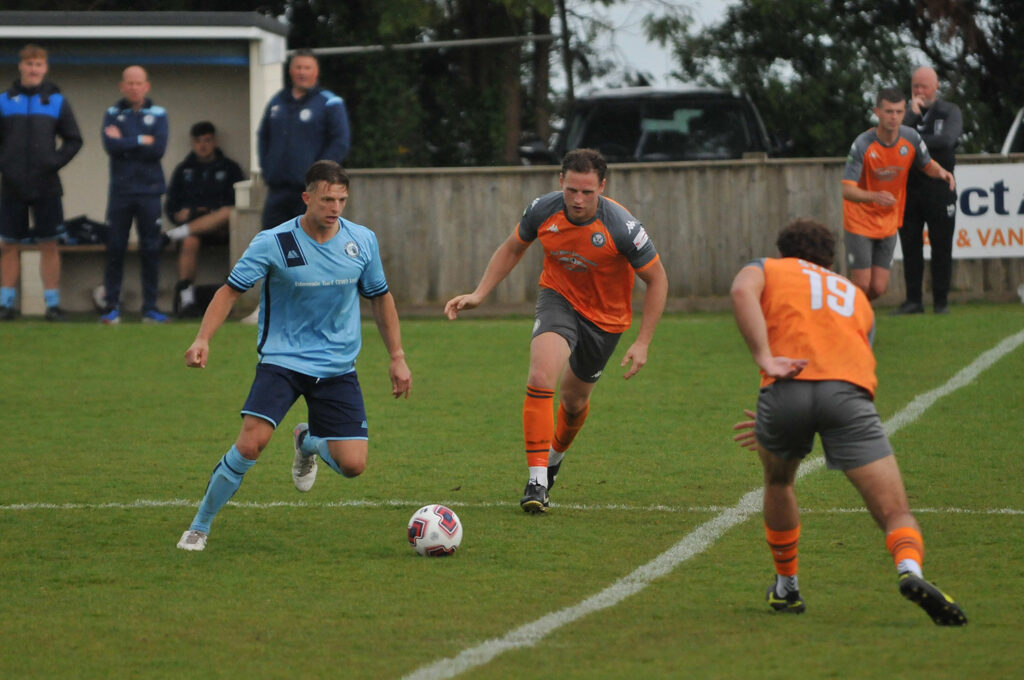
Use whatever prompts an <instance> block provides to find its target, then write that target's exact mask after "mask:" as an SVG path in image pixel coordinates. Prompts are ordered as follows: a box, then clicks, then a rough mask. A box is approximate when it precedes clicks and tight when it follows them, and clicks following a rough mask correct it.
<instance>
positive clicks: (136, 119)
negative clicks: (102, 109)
mask: <svg viewBox="0 0 1024 680" xmlns="http://www.w3.org/2000/svg"><path fill="white" fill-rule="evenodd" d="M108 125H116V126H117V127H118V129H120V130H121V138H120V139H113V138H110V137H107V135H106V134H104V133H103V130H104V129H106V127H107V126H108ZM167 129H168V128H167V111H165V110H164V108H163V107H162V106H156V105H154V104H153V102H151V101H150V100H149V99H147V100H146V101H145V103H143V105H142V108H141V109H139V110H138V111H133V110H132V107H131V105H130V104H129V103H128V102H126V101H125V100H124V99H122V100H121V101H119V102H117V104H115V105H113V106H111V107H110V108H109V109H107V112H106V114H105V115H104V116H103V126H102V127H101V128H100V137H101V138H102V139H103V149H104V150H105V151H106V152H107V154H109V155H110V195H111V196H124V195H139V194H157V195H159V194H162V193H164V190H165V189H166V188H167V187H166V184H165V183H164V169H163V166H161V165H160V159H161V158H163V156H164V151H166V150H167ZM142 135H152V136H153V143H152V144H143V143H142Z"/></svg>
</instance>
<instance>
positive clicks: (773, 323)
mask: <svg viewBox="0 0 1024 680" xmlns="http://www.w3.org/2000/svg"><path fill="white" fill-rule="evenodd" d="M750 266H759V267H761V268H762V269H763V270H764V291H763V292H762V293H761V309H762V311H763V312H764V318H765V322H766V323H767V326H768V346H769V347H770V348H771V352H772V354H773V355H774V356H786V357H790V358H792V359H807V360H808V363H807V367H806V368H804V370H803V371H801V372H800V373H799V375H797V376H796V380H844V381H846V382H849V383H853V384H854V385H859V386H860V387H863V388H864V389H865V390H867V391H868V392H869V393H871V395H872V396H874V394H875V387H876V386H877V385H878V378H877V377H876V376H875V355H874V353H873V352H872V351H871V343H872V341H873V339H874V334H875V313H874V311H873V310H872V309H871V303H870V302H868V298H867V296H866V295H864V293H863V291H861V290H860V289H859V288H857V287H856V286H855V285H853V283H851V282H850V281H849V280H848V279H846V278H844V277H842V276H840V275H839V274H836V273H835V272H833V271H831V270H829V269H826V268H825V267H821V266H819V265H816V264H812V263H810V262H806V261H804V260H801V259H798V258H795V257H786V258H781V259H773V258H764V259H761V260H755V261H754V262H752V263H751V265H750ZM772 382H774V379H773V378H769V377H767V376H765V375H764V373H763V372H762V374H761V385H762V386H764V385H768V384H770V383H772Z"/></svg>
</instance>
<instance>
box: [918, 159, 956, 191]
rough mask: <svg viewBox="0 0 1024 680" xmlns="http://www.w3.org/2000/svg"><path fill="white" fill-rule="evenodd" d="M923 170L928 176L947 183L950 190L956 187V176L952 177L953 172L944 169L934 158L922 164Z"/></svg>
mask: <svg viewBox="0 0 1024 680" xmlns="http://www.w3.org/2000/svg"><path fill="white" fill-rule="evenodd" d="M923 172H924V174H926V175H928V176H929V177H933V178H935V179H941V180H942V181H943V182H945V183H946V184H948V185H949V190H950V191H953V190H955V189H956V178H955V177H953V173H951V172H950V171H949V170H946V169H945V168H944V167H942V166H941V165H939V164H938V163H936V162H935V159H934V158H933V159H932V162H931V163H929V164H928V165H926V166H924V170H923Z"/></svg>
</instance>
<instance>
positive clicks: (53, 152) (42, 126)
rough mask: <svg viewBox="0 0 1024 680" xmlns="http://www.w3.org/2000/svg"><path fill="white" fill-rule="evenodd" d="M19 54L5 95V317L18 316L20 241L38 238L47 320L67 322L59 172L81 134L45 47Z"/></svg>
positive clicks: (1, 287) (1, 193)
mask: <svg viewBox="0 0 1024 680" xmlns="http://www.w3.org/2000/svg"><path fill="white" fill-rule="evenodd" d="M18 56H19V58H20V61H19V62H18V71H19V73H20V76H21V77H20V78H19V79H18V80H16V81H15V82H14V85H12V86H11V88H10V89H9V90H7V91H6V92H4V93H2V94H0V175H2V176H3V179H2V180H0V278H2V280H0V321H9V320H11V319H13V318H14V316H15V313H14V301H15V298H16V297H17V292H18V289H17V286H18V281H19V279H20V277H21V244H23V243H29V242H33V241H34V242H35V243H36V244H38V247H39V252H40V265H39V270H40V271H39V273H40V275H41V277H42V280H43V296H44V298H45V300H46V320H47V321H63V320H64V312H62V311H61V309H60V306H59V305H60V251H59V250H58V249H57V230H58V227H60V225H61V224H62V223H63V222H64V207H63V205H62V203H61V195H62V194H63V188H62V187H61V183H60V177H59V176H58V174H57V171H58V170H60V169H61V168H63V167H64V166H65V165H67V164H68V163H69V162H70V161H71V159H72V158H74V156H75V154H76V153H78V150H79V149H81V148H82V134H81V132H79V130H78V123H76V122H75V115H74V114H73V113H72V112H71V106H70V105H69V104H68V101H67V99H65V98H64V95H63V94H61V92H60V88H58V87H57V86H56V85H54V84H53V83H51V82H49V81H46V80H43V79H44V78H45V77H46V72H47V71H48V69H49V65H48V63H47V60H46V56H47V55H46V50H44V49H43V48H42V47H39V46H38V45H32V44H29V45H26V46H25V47H24V48H23V49H22V50H21V52H19V54H18ZM58 138H59V139H60V145H59V146H58V145H57V140H58ZM30 208H31V209H32V214H33V218H34V219H33V222H34V225H33V228H32V229H29V220H28V211H29V209H30Z"/></svg>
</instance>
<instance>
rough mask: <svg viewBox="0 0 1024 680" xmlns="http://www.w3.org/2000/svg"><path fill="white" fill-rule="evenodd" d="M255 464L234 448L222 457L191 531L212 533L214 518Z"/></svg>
mask: <svg viewBox="0 0 1024 680" xmlns="http://www.w3.org/2000/svg"><path fill="white" fill-rule="evenodd" d="M255 464H256V461H254V460H249V459H248V458H245V457H244V456H242V454H241V453H239V452H238V449H237V448H235V447H234V446H232V447H231V450H230V451H228V452H227V453H225V454H224V455H223V456H222V457H221V459H220V462H219V463H217V467H215V468H213V474H211V475H210V483H209V484H207V485H206V495H205V496H203V502H202V503H200V504H199V511H198V512H197V513H196V517H195V519H193V520H192V526H190V527H189V530H190V531H202V532H203V533H205V534H208V533H210V522H212V521H213V516H214V515H216V514H217V512H218V511H220V509H221V508H222V507H224V504H225V503H227V502H228V500H230V498H231V497H232V496H234V495H235V492H236V491H238V487H240V486H241V485H242V477H244V476H245V473H246V471H247V470H248V469H249V468H251V467H252V466H253V465H255Z"/></svg>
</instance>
